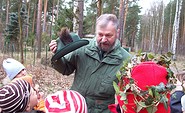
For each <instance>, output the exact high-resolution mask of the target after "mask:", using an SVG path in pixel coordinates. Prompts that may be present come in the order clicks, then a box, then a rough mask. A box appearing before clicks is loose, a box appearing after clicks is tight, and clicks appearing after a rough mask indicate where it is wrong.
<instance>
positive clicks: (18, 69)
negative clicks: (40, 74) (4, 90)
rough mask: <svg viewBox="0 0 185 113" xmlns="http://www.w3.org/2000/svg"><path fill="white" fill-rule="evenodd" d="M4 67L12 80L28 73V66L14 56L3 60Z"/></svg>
mask: <svg viewBox="0 0 185 113" xmlns="http://www.w3.org/2000/svg"><path fill="white" fill-rule="evenodd" d="M3 68H4V70H5V72H6V75H7V77H8V78H9V79H10V80H13V79H14V78H19V77H22V76H26V75H27V72H26V68H25V67H24V66H23V64H21V63H20V62H19V61H17V60H15V59H12V58H7V59H5V60H4V61H3Z"/></svg>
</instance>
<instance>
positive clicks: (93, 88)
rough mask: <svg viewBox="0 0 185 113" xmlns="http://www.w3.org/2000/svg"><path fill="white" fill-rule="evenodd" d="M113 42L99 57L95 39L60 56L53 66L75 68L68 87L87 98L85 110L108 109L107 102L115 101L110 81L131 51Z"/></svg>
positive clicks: (68, 71)
mask: <svg viewBox="0 0 185 113" xmlns="http://www.w3.org/2000/svg"><path fill="white" fill-rule="evenodd" d="M116 43H117V44H115V45H116V46H115V47H114V48H113V49H112V51H110V52H109V53H108V54H105V55H104V57H103V59H102V60H100V57H99V49H98V48H97V46H96V41H95V39H92V40H90V43H89V44H88V45H86V46H83V47H81V48H79V49H77V50H76V51H73V52H71V53H69V54H67V55H66V56H64V57H62V58H61V59H60V60H58V61H56V62H53V63H52V64H53V67H54V68H55V69H56V70H57V71H58V72H60V73H62V74H64V75H69V74H72V73H73V72H75V76H74V82H73V84H72V87H71V89H72V90H76V91H78V92H79V93H81V94H82V95H83V96H84V97H85V99H86V102H87V106H88V113H110V111H109V110H108V105H109V104H113V103H115V98H114V96H115V90H114V88H113V81H116V82H117V81H118V80H117V78H116V73H117V71H118V70H119V69H120V67H121V66H122V64H123V61H124V60H127V59H128V58H129V57H130V54H129V53H128V52H127V51H126V50H124V49H123V48H122V47H121V45H120V42H119V41H118V40H117V41H116Z"/></svg>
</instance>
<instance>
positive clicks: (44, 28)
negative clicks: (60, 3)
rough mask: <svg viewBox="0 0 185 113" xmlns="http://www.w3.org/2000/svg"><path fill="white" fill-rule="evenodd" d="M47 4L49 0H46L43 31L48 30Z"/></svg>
mask: <svg viewBox="0 0 185 113" xmlns="http://www.w3.org/2000/svg"><path fill="white" fill-rule="evenodd" d="M47 6H48V0H44V21H43V29H42V32H46V17H47Z"/></svg>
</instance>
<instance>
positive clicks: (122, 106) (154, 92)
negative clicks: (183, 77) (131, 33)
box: [109, 61, 170, 113]
mask: <svg viewBox="0 0 185 113" xmlns="http://www.w3.org/2000/svg"><path fill="white" fill-rule="evenodd" d="M167 78H168V72H167V69H166V68H165V67H163V66H161V65H158V64H156V63H155V62H152V61H146V62H142V63H140V64H138V65H136V66H134V67H133V68H132V69H131V71H129V72H128V73H127V76H123V78H122V79H123V80H122V81H120V84H119V86H120V94H118V95H117V96H116V98H117V101H118V106H116V105H115V104H113V105H114V106H113V105H110V106H109V109H110V110H111V111H112V112H114V113H121V112H124V113H151V112H152V113H154V112H155V113H170V107H169V103H170V101H169V98H170V87H167V84H168V79H167ZM168 88H169V89H168ZM116 108H119V109H116Z"/></svg>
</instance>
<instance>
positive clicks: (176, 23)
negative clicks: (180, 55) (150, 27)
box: [171, 0, 182, 60]
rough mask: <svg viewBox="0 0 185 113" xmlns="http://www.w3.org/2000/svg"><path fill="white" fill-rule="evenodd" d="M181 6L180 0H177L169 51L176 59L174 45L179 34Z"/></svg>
mask: <svg viewBox="0 0 185 113" xmlns="http://www.w3.org/2000/svg"><path fill="white" fill-rule="evenodd" d="M181 8H182V0H177V3H176V13H175V20H174V24H173V33H172V44H171V51H172V53H173V54H174V55H173V60H176V46H177V45H176V44H177V38H178V36H179V20H180V14H181Z"/></svg>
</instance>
